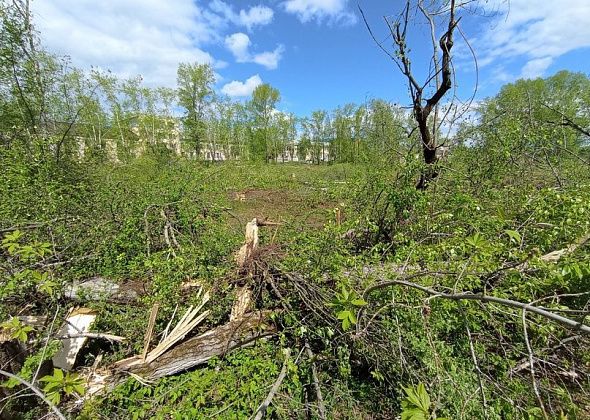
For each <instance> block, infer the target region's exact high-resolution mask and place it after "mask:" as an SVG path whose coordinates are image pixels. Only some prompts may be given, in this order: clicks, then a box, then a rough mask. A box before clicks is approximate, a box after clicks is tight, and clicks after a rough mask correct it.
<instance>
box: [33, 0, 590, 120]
mask: <svg viewBox="0 0 590 420" xmlns="http://www.w3.org/2000/svg"><path fill="white" fill-rule="evenodd" d="M403 3H404V2H403V1H401V0H385V1H377V0H359V4H360V5H361V7H362V8H363V10H364V11H365V14H366V16H367V19H368V21H369V23H370V24H371V26H372V28H373V30H374V32H375V35H376V36H377V38H378V39H386V36H387V28H386V26H385V24H384V22H383V16H384V15H388V16H394V15H397V14H398V13H399V12H400V8H401V7H402V5H403ZM33 13H34V16H35V17H34V19H35V20H34V21H35V26H36V28H37V29H38V30H39V31H40V32H41V37H42V41H43V43H44V45H45V46H46V47H47V48H48V49H49V50H51V51H53V52H55V53H58V54H63V55H69V56H70V57H71V59H72V62H73V64H74V65H76V66H78V67H82V68H86V69H88V68H90V67H91V66H95V67H100V68H103V69H110V70H112V71H113V72H115V73H117V74H119V75H121V76H123V77H125V76H133V75H137V74H141V75H142V76H143V78H144V81H145V82H146V83H147V84H148V85H150V86H158V85H166V86H170V87H174V85H175V80H176V68H177V66H178V63H179V62H195V61H197V62H208V63H211V64H212V66H213V67H214V69H215V72H216V74H217V76H218V80H217V84H216V89H217V91H218V92H219V93H220V94H227V95H228V96H231V97H233V98H235V99H236V100H246V99H248V97H249V95H250V94H251V92H252V90H253V89H254V88H255V86H256V85H258V84H260V83H270V84H272V85H273V86H275V87H276V88H278V89H279V90H280V92H281V95H282V101H281V103H280V104H279V107H278V108H279V109H281V110H283V111H288V112H294V113H295V114H297V115H300V116H303V115H308V114H309V113H311V111H313V110H315V109H328V110H331V109H334V108H336V107H337V106H339V105H344V104H346V103H351V102H353V103H357V104H359V103H362V102H364V101H365V100H367V99H373V98H382V99H386V100H390V101H393V102H396V103H399V104H402V105H406V104H407V103H408V98H407V90H406V86H405V81H404V78H403V77H402V75H401V74H400V73H399V71H398V70H397V68H396V66H395V64H394V63H393V62H392V61H391V59H389V58H388V57H387V56H386V55H385V54H384V53H383V52H382V51H380V50H379V49H378V47H377V46H376V45H375V43H374V42H373V40H372V39H371V37H370V35H369V33H368V32H367V30H366V28H365V25H364V23H363V21H362V19H361V17H360V14H359V13H358V9H357V2H353V1H347V0H275V1H272V0H270V1H268V0H267V1H263V0H260V1H233V2H232V1H222V0H208V1H194V0H167V1H162V0H102V1H96V0H91V1H90V0H76V1H73V0H35V1H34V2H33ZM463 15H464V16H463V18H462V20H461V28H462V31H463V33H464V34H465V36H466V37H467V39H468V40H469V42H470V44H471V46H472V47H473V48H474V50H475V51H476V55H477V59H478V64H479V87H478V94H477V99H481V98H484V97H486V96H491V95H494V94H495V93H496V92H497V91H498V90H499V88H500V87H501V86H502V85H503V84H504V83H507V82H511V81H514V80H516V79H518V78H521V77H539V76H541V77H542V76H548V75H551V74H553V73H555V72H556V71H558V70H561V69H568V70H571V71H580V72H583V73H586V74H588V73H590V60H589V59H588V53H589V52H590V24H589V23H590V0H553V1H548V0H511V1H510V3H509V4H508V2H506V1H503V0H488V1H485V2H483V1H482V2H481V3H480V8H479V9H477V10H472V11H471V12H465V13H463ZM409 31H410V39H409V42H410V46H411V48H412V54H413V64H414V68H415V70H416V72H417V73H418V74H419V75H420V74H422V75H424V71H425V70H426V69H427V68H428V57H429V49H428V47H429V39H428V34H429V32H428V28H427V27H426V25H425V24H424V22H417V24H416V25H414V26H412V27H411V28H410V30H409ZM438 32H439V34H438V35H440V31H438ZM457 35H458V40H457V43H456V46H455V55H454V64H455V68H456V71H457V82H458V83H457V96H458V97H459V98H460V99H468V98H469V96H470V95H471V93H472V92H473V88H474V86H475V74H476V73H475V71H474V64H473V59H472V58H471V57H470V53H469V50H468V48H467V46H466V44H465V42H464V41H462V40H461V39H460V36H459V35H460V34H457ZM388 43H389V44H390V40H389V41H387V40H386V42H385V44H384V45H385V46H388V47H389V46H390V45H387V44H388Z"/></svg>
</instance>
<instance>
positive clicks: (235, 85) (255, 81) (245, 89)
mask: <svg viewBox="0 0 590 420" xmlns="http://www.w3.org/2000/svg"><path fill="white" fill-rule="evenodd" d="M261 84H262V79H261V78H260V76H259V75H257V74H255V75H254V76H252V77H250V78H248V79H246V81H245V82H240V81H238V80H234V81H232V82H229V83H227V84H225V85H224V86H223V87H222V88H221V92H222V93H223V94H225V95H227V96H232V97H238V96H241V97H243V96H250V95H252V92H254V89H256V86H258V85H261Z"/></svg>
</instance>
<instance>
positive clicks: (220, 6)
mask: <svg viewBox="0 0 590 420" xmlns="http://www.w3.org/2000/svg"><path fill="white" fill-rule="evenodd" d="M209 8H210V9H211V10H213V11H214V12H216V13H219V14H220V15H222V16H223V17H224V18H225V19H226V20H228V21H230V22H232V23H233V24H235V25H238V26H245V27H246V28H248V31H250V30H252V28H253V27H255V26H264V25H268V24H269V23H271V22H272V19H273V17H274V12H273V10H272V9H271V8H270V7H267V6H261V5H259V6H253V7H250V8H249V9H248V10H246V9H241V10H240V11H239V12H235V11H234V9H233V6H231V5H229V4H227V3H226V2H224V1H221V0H213V1H212V2H211V3H210V4H209Z"/></svg>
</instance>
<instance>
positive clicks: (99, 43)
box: [31, 0, 223, 86]
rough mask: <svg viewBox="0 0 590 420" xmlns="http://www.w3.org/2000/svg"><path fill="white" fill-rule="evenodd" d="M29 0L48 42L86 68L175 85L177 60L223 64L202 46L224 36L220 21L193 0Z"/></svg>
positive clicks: (151, 82)
mask: <svg viewBox="0 0 590 420" xmlns="http://www.w3.org/2000/svg"><path fill="white" fill-rule="evenodd" d="M31 4H32V8H33V13H34V22H35V25H36V29H38V30H39V31H40V32H41V37H42V40H43V43H44V45H45V46H46V47H48V48H49V49H50V50H51V51H53V52H56V53H58V54H66V55H69V56H71V57H72V61H73V63H74V64H75V65H77V66H81V67H83V68H89V67H90V66H91V65H94V66H98V67H101V68H108V69H111V70H112V71H113V72H114V73H116V74H118V75H120V76H123V77H128V76H134V75H137V74H142V75H143V77H144V80H145V81H146V83H147V84H149V85H166V86H174V85H175V84H176V69H177V66H178V63H179V62H200V63H211V64H213V65H214V66H215V67H216V68H217V67H221V66H222V65H223V63H222V62H217V61H216V60H215V59H214V58H213V57H212V56H211V54H209V53H208V52H206V51H204V50H203V49H202V48H203V45H206V44H207V43H210V42H212V41H215V40H217V39H219V38H220V36H219V33H218V27H217V23H216V22H214V21H213V20H211V19H209V18H208V17H207V16H206V15H205V14H203V12H202V10H201V9H200V8H199V7H198V6H197V5H196V4H195V2H194V1H193V0H169V1H167V2H162V1H160V0H126V1H124V2H121V1H118V0H102V1H90V0H76V1H70V0H52V1H35V2H32V3H31ZM217 64H219V66H217Z"/></svg>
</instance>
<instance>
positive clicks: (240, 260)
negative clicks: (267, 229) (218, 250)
mask: <svg viewBox="0 0 590 420" xmlns="http://www.w3.org/2000/svg"><path fill="white" fill-rule="evenodd" d="M256 247H258V220H257V219H256V218H254V219H252V221H251V222H248V223H247V224H246V240H245V242H244V245H242V247H241V248H240V250H239V251H238V253H237V254H236V263H237V264H238V267H243V266H244V264H245V263H246V261H247V260H248V258H250V257H251V256H252V252H253V251H254V249H256Z"/></svg>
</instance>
